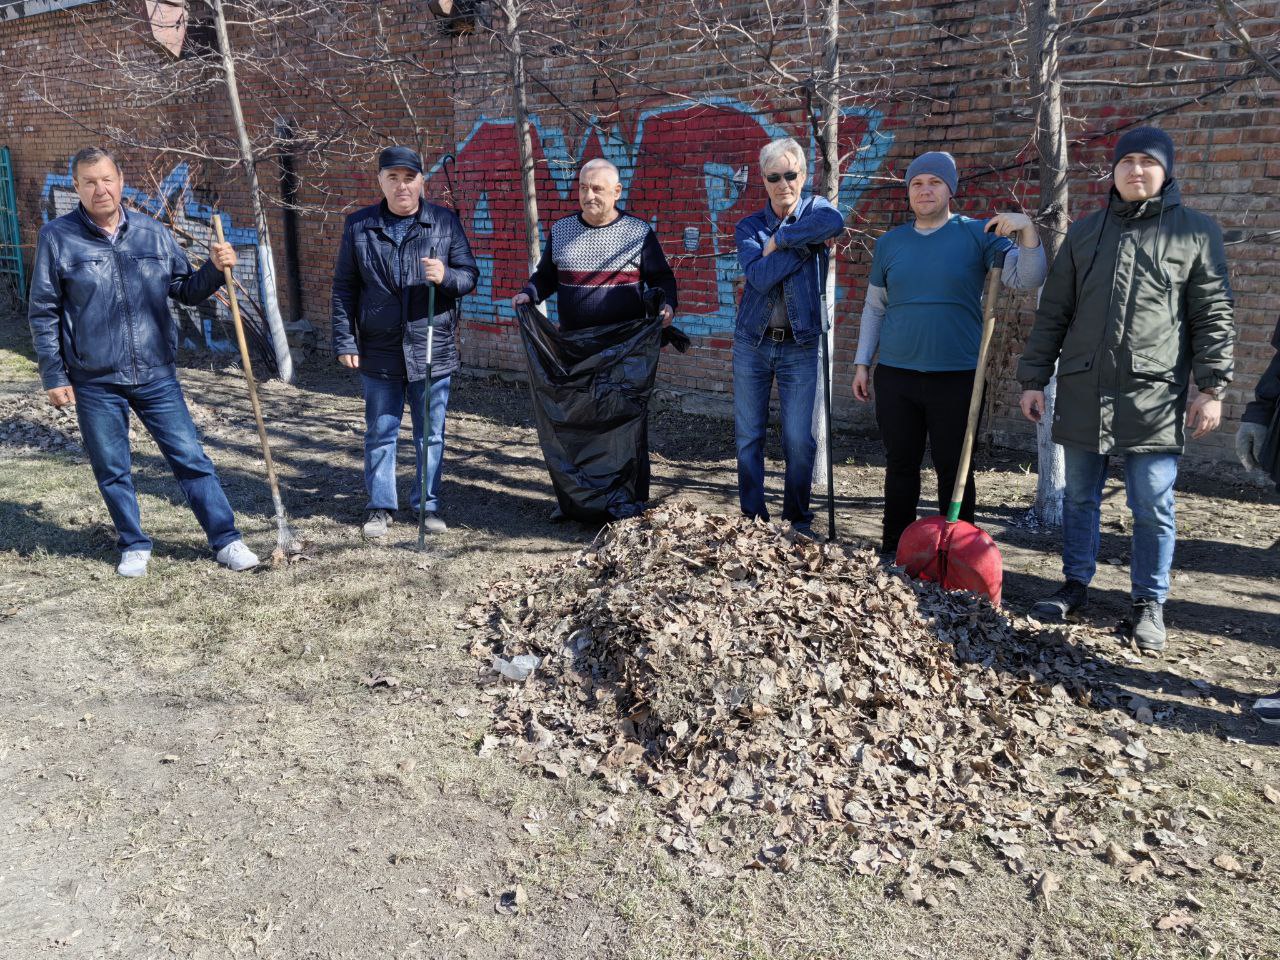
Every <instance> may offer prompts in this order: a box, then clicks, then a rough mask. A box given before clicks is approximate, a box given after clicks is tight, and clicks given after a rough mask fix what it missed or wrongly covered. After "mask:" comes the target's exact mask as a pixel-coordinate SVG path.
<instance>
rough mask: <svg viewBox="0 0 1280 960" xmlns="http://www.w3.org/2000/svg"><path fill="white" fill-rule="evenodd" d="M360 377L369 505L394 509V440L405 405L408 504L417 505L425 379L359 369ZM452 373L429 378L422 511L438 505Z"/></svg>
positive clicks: (420, 486)
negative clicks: (409, 442) (410, 469)
mask: <svg viewBox="0 0 1280 960" xmlns="http://www.w3.org/2000/svg"><path fill="white" fill-rule="evenodd" d="M360 379H361V380H362V381H363V382H364V425H365V431H364V486H365V489H366V490H367V491H368V492H369V503H368V506H367V508H366V509H369V510H390V511H393V512H394V511H395V509H396V507H397V505H398V504H399V499H398V497H397V494H396V443H397V440H398V439H399V437H400V422H401V421H402V420H403V419H404V405H405V402H406V401H407V402H408V404H409V418H410V420H411V421H412V422H413V449H414V460H415V462H416V463H417V469H416V471H415V473H414V478H413V489H412V490H411V491H410V492H409V506H410V508H411V509H412V510H414V511H416V510H417V509H418V500H419V499H420V494H421V491H422V396H423V390H424V384H425V383H426V382H427V381H425V380H403V379H395V380H385V379H383V378H381V377H371V376H368V375H367V374H362V375H361V377H360ZM452 379H453V378H452V376H448V377H440V378H439V379H436V380H432V381H431V438H430V442H429V443H428V445H427V512H428V513H435V512H437V511H438V510H439V509H440V465H441V462H442V461H443V459H444V415H445V408H446V407H448V406H449V384H450V382H451V381H452Z"/></svg>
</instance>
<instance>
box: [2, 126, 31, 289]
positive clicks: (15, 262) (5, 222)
mask: <svg viewBox="0 0 1280 960" xmlns="http://www.w3.org/2000/svg"><path fill="white" fill-rule="evenodd" d="M0 286H6V287H11V288H12V289H13V291H14V292H15V293H17V295H18V299H19V300H26V299H27V277H26V273H25V272H24V270H23V268H22V236H21V235H20V234H19V232H18V201H17V198H16V196H15V194H14V189H13V160H12V158H11V157H10V156H9V148H8V147H0Z"/></svg>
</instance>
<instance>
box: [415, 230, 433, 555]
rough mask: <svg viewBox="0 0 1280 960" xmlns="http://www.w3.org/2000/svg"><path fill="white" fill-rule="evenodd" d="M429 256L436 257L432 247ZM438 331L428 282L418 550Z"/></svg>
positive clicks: (423, 528) (423, 545)
mask: <svg viewBox="0 0 1280 960" xmlns="http://www.w3.org/2000/svg"><path fill="white" fill-rule="evenodd" d="M428 256H429V257H430V258H431V259H432V260H434V259H435V258H436V248H435V247H432V248H431V250H430V251H429V253H428ZM435 333H436V285H435V284H434V283H428V284H427V379H426V382H424V383H423V385H422V460H421V462H420V464H419V469H420V470H421V473H422V482H421V483H420V484H419V487H418V551H419V552H423V551H425V550H426V549H427V473H428V470H427V455H428V454H429V453H430V448H431V355H432V351H433V348H434V347H435Z"/></svg>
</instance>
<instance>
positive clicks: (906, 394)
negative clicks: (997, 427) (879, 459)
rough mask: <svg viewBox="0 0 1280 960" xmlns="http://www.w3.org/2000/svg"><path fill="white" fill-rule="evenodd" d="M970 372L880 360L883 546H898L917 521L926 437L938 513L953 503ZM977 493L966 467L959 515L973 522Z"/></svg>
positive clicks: (970, 389)
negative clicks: (935, 481) (911, 366)
mask: <svg viewBox="0 0 1280 960" xmlns="http://www.w3.org/2000/svg"><path fill="white" fill-rule="evenodd" d="M973 374H974V371H972V370H957V371H948V372H942V373H925V372H922V371H919V370H904V369H902V368H901V367H886V366H885V365H884V364H880V365H879V366H878V367H876V372H875V389H876V423H878V424H879V426H880V438H881V440H882V441H883V442H884V452H885V459H886V461H887V464H886V468H885V476H884V533H883V541H882V548H883V549H884V550H887V551H893V550H896V549H897V548H898V538H899V537H901V536H902V531H903V530H905V529H907V527H909V526H910V525H911V524H912V523H914V522H915V520H916V508H917V507H918V506H919V504H920V466H921V464H923V463H924V450H925V443H926V441H927V442H928V445H929V453H930V454H931V456H932V457H933V468H934V470H936V471H937V474H938V512H939V513H941V514H944V515H945V514H946V512H947V508H948V507H949V506H950V505H951V488H952V487H953V486H955V482H956V472H957V471H958V470H959V469H960V448H961V447H962V446H963V445H964V428H965V424H966V422H967V421H968V419H969V395H970V393H972V392H973ZM976 496H977V495H976V492H975V489H974V485H973V470H972V469H970V471H969V479H968V480H967V481H966V482H965V485H964V499H963V500H962V501H961V507H960V519H961V520H967V521H969V523H973V507H974V501H975V500H976Z"/></svg>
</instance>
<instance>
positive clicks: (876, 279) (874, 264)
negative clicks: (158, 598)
mask: <svg viewBox="0 0 1280 960" xmlns="http://www.w3.org/2000/svg"><path fill="white" fill-rule="evenodd" d="M887 236H888V234H885V235H883V236H881V237H880V239H878V240H877V241H876V245H875V247H874V248H872V251H871V277H870V279H869V280H868V281H867V282H868V283H870V284H871V285H872V286H873V287H887V286H889V284H887V283H885V276H884V248H885V247H886V246H887V244H886V243H885V237H887Z"/></svg>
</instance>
